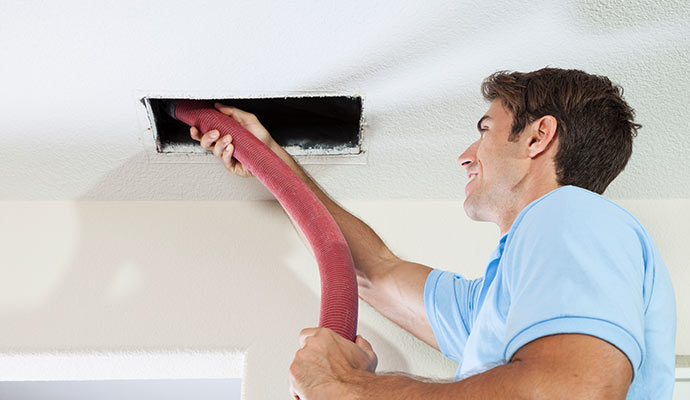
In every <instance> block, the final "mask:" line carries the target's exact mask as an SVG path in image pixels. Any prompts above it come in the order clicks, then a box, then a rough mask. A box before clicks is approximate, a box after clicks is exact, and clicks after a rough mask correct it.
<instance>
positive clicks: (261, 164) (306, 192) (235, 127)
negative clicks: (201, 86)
mask: <svg viewBox="0 0 690 400" xmlns="http://www.w3.org/2000/svg"><path fill="white" fill-rule="evenodd" d="M174 113H175V118H177V119H179V120H180V121H182V122H184V123H186V124H187V125H189V126H195V127H197V129H199V130H200V131H201V132H208V131H210V130H213V129H217V130H218V131H219V132H220V137H222V136H224V135H228V134H229V135H231V136H232V143H233V145H234V147H235V150H234V152H233V157H235V158H236V159H237V161H239V162H241V163H242V165H244V166H246V167H247V169H248V170H249V171H251V172H252V173H253V174H254V176H256V177H257V178H258V179H259V180H260V181H261V182H262V183H263V184H264V185H265V186H266V188H268V190H270V191H271V193H273V195H274V196H275V197H276V199H278V201H279V202H280V204H281V205H282V206H283V208H285V210H286V211H287V212H288V213H289V214H290V216H291V217H292V219H293V220H294V221H295V222H296V223H297V225H299V227H300V229H301V230H302V232H304V235H305V236H306V238H307V240H308V241H309V243H310V245H311V248H312V251H313V252H314V255H315V256H316V262H317V263H318V265H319V273H320V276H321V313H320V316H319V327H325V328H330V329H332V330H334V331H335V332H336V333H338V334H340V335H341V336H342V337H344V338H346V339H349V340H351V341H354V340H355V337H356V336H357V279H356V276H355V271H354V263H353V261H352V255H351V254H350V248H349V247H348V246H347V242H346V241H345V237H344V236H343V234H342V232H341V231H340V228H339V227H338V225H337V224H336V222H335V220H334V219H333V216H331V214H330V213H329V212H328V210H327V209H326V207H325V206H324V205H323V204H322V203H321V201H320V200H319V199H318V197H316V195H315V194H314V193H313V192H312V191H311V190H310V189H309V187H308V186H307V185H306V184H305V183H304V182H302V180H301V179H299V177H298V176H297V175H296V174H295V173H294V172H293V171H292V170H291V169H290V167H288V166H287V165H286V164H285V163H284V162H283V160H281V159H280V157H278V156H277V155H276V154H275V153H274V152H273V151H272V150H270V149H269V148H268V147H267V146H266V145H264V144H263V142H261V141H260V140H259V139H258V138H257V137H256V136H254V135H253V134H252V133H251V132H249V131H247V130H246V129H244V128H243V127H242V126H241V125H240V124H239V123H237V122H236V121H235V120H233V119H232V118H230V117H228V116H226V115H225V114H223V113H221V112H219V111H217V110H216V109H215V108H213V107H211V106H210V105H209V104H208V103H206V102H204V101H200V100H180V101H179V102H178V103H177V105H176V106H175V111H174Z"/></svg>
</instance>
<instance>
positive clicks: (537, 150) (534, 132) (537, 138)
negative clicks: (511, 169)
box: [527, 115, 558, 158]
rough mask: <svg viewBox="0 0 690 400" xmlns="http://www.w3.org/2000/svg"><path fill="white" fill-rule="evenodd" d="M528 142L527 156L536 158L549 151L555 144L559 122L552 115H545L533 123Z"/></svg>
mask: <svg viewBox="0 0 690 400" xmlns="http://www.w3.org/2000/svg"><path fill="white" fill-rule="evenodd" d="M530 125H531V129H530V135H529V137H528V142H527V154H528V155H529V157H530V158H535V157H537V156H538V155H539V154H542V153H543V152H545V151H546V150H548V149H549V147H550V146H551V144H552V143H554V142H555V140H554V139H555V138H556V130H557V128H558V121H556V118H554V117H552V116H551V115H545V116H543V117H541V118H539V119H537V120H536V121H534V122H532V124H530Z"/></svg>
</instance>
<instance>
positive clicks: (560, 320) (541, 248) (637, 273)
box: [504, 207, 645, 373]
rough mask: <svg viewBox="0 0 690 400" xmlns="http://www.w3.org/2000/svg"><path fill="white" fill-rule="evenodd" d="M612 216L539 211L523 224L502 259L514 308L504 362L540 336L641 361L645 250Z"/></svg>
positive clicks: (628, 227) (508, 319)
mask: <svg viewBox="0 0 690 400" xmlns="http://www.w3.org/2000/svg"><path fill="white" fill-rule="evenodd" d="M611 214H612V213H611V212H599V213H597V212H591V211H590V210H586V209H582V208H580V209H578V208H575V209H574V210H570V209H568V212H563V208H562V207H558V209H554V210H551V211H549V210H541V211H540V213H539V214H538V215H539V217H538V218H528V217H525V219H524V220H523V221H522V223H521V225H520V226H519V228H518V229H517V230H516V231H515V232H514V235H513V238H514V239H515V242H514V243H511V245H510V247H511V249H512V250H510V251H507V252H506V254H505V257H506V260H505V261H506V263H507V264H506V265H510V268H508V269H506V280H507V286H508V291H509V296H510V309H509V311H508V315H507V317H506V336H505V348H504V357H505V360H510V359H511V358H512V356H513V355H514V354H515V352H517V351H518V349H520V348H521V347H522V346H524V345H526V344H528V343H529V342H531V341H533V340H536V339H538V338H540V337H543V336H548V335H554V334H561V333H579V334H587V335H591V336H595V337H597V338H600V339H603V340H605V341H607V342H609V343H611V344H612V345H614V346H616V347H617V348H618V349H620V350H621V351H622V352H623V353H624V354H625V355H626V356H627V357H628V359H629V360H630V363H631V364H632V366H633V371H634V372H635V373H636V372H637V371H638V370H639V368H640V365H641V364H642V361H643V358H644V348H645V346H644V336H643V332H644V300H643V284H644V268H645V261H644V257H645V256H644V250H643V246H642V244H641V242H640V239H639V237H638V232H637V231H636V230H635V227H634V226H632V225H631V224H629V223H627V222H626V221H625V220H621V218H615V216H612V215H611Z"/></svg>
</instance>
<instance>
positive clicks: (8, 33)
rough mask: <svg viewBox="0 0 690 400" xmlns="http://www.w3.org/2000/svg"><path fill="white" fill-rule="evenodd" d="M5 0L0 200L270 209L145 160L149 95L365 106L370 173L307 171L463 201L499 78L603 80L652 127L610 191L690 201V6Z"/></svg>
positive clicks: (342, 167) (341, 183) (335, 191)
mask: <svg viewBox="0 0 690 400" xmlns="http://www.w3.org/2000/svg"><path fill="white" fill-rule="evenodd" d="M520 3H521V2H517V1H482V2H477V1H457V0H449V1H424V2H422V1H402V0H396V1H392V0H391V1H378V2H374V1H368V0H357V1H353V0H350V1H341V2H331V1H317V0H314V1H298V2H286V1H256V0H255V1H227V0H216V1H205V2H197V1H170V0H167V1H122V0H120V1H98V2H96V1H86V0H84V1H66V0H63V1H9V0H3V1H2V2H1V3H0V59H1V60H2V61H1V62H0V90H1V92H0V93H1V94H2V97H0V110H2V111H0V127H1V128H0V129H1V130H0V200H71V199H94V200H118V199H126V200H173V199H211V200H230V199H268V198H270V193H268V192H267V191H266V190H265V189H264V188H263V187H262V186H261V185H260V183H259V182H257V181H256V180H247V179H242V178H238V177H235V176H232V175H230V174H229V173H228V172H226V171H225V170H224V169H223V167H222V166H221V165H220V164H219V163H217V162H215V159H213V157H212V156H207V157H206V159H205V160H201V161H202V162H198V161H199V160H196V162H172V163H171V162H161V160H160V159H159V158H158V157H157V156H156V155H155V154H152V152H151V147H150V146H151V138H150V136H151V132H150V131H149V130H148V127H149V125H148V120H147V118H146V114H145V110H144V107H143V106H142V104H141V103H140V102H139V99H140V98H141V97H143V96H147V95H150V96H156V95H158V96H160V95H172V96H170V97H175V96H174V95H179V96H180V97H183V96H192V97H224V98H227V97H238V96H237V95H256V96H260V95H263V94H266V93H269V94H276V93H278V94H299V93H304V92H314V91H326V92H330V93H344V94H359V95H361V96H362V97H363V101H364V113H365V120H366V123H367V130H366V132H365V134H364V140H365V148H366V150H367V153H366V158H365V162H366V163H365V164H362V163H359V164H358V163H349V164H327V165H307V170H308V171H309V172H310V173H311V174H312V175H313V176H314V177H315V179H316V180H317V181H318V182H319V183H320V184H321V185H322V186H323V187H324V188H325V189H326V190H327V191H328V192H329V193H331V194H332V195H333V196H334V197H335V198H336V199H343V200H344V199H373V200H378V199H456V198H457V199H461V198H462V197H463V186H464V184H465V178H464V176H463V173H462V171H461V169H460V168H459V166H458V165H457V163H456V158H457V156H458V155H459V154H460V153H462V151H463V150H464V149H465V147H466V146H468V145H469V144H470V143H471V142H472V141H473V140H475V139H476V135H477V133H476V132H475V125H476V121H477V119H478V118H479V117H480V116H481V115H482V114H483V112H484V111H485V110H486V108H487V105H486V104H485V103H484V101H483V100H482V98H481V96H480V93H479V85H480V83H481V80H482V78H483V77H485V76H486V75H488V74H490V73H492V72H494V71H496V70H499V69H513V70H533V69H538V68H541V67H544V66H546V65H550V66H557V67H566V68H580V69H584V70H585V71H588V72H591V73H597V74H604V75H607V76H609V77H610V78H611V79H612V80H613V81H615V82H617V83H619V84H621V85H622V86H623V87H624V88H625V94H626V98H627V100H628V101H629V103H630V104H631V105H632V106H633V107H634V108H636V110H637V115H638V121H639V122H640V123H642V124H643V125H644V128H643V129H642V130H641V131H640V134H639V137H638V138H637V139H636V141H635V148H634V153H633V157H632V160H631V161H630V163H629V165H628V168H627V169H626V170H625V171H624V172H623V174H622V175H621V176H620V177H619V178H618V179H617V180H616V181H615V182H614V183H613V184H612V186H611V187H610V189H609V191H608V192H607V194H608V195H609V196H610V197H614V198H668V197H675V198H679V197H683V198H687V197H690V174H689V173H688V171H689V170H690V161H688V158H689V157H688V156H689V155H690V139H689V138H688V133H689V129H688V128H689V125H690V123H689V122H688V121H690V107H688V93H690V57H689V56H688V54H690V22H689V21H690V2H687V1H686V0H676V1H672V0H667V1H623V0H609V1H591V0H590V1H559V2H556V1H544V2H541V3H539V2H532V3H531V5H530V6H529V7H525V6H523V5H522V4H520Z"/></svg>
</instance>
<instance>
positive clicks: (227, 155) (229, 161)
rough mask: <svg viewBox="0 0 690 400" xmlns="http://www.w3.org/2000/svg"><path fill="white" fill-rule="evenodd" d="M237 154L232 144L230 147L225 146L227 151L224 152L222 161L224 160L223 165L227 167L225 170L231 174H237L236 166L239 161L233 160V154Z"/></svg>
mask: <svg viewBox="0 0 690 400" xmlns="http://www.w3.org/2000/svg"><path fill="white" fill-rule="evenodd" d="M234 152H235V147H234V146H233V145H232V143H230V144H229V145H227V146H225V150H223V155H222V157H221V160H223V165H225V168H226V169H227V170H228V171H230V172H235V171H234V169H235V164H236V163H237V160H235V159H234V158H232V154H233V153H234Z"/></svg>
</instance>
